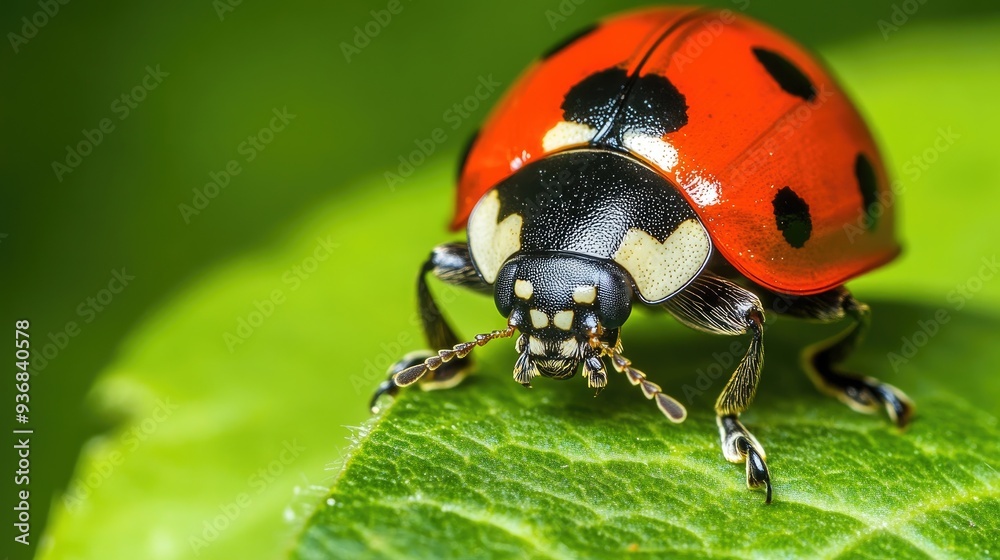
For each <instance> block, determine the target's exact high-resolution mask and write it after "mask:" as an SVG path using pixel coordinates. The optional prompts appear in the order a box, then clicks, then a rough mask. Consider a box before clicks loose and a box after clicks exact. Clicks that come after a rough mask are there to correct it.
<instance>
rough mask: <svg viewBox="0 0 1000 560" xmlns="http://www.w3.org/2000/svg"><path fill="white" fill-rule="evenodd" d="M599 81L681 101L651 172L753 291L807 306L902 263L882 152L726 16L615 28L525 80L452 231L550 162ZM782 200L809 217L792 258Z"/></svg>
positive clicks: (479, 154)
mask: <svg viewBox="0 0 1000 560" xmlns="http://www.w3.org/2000/svg"><path fill="white" fill-rule="evenodd" d="M760 49H764V50H766V51H769V52H771V53H777V54H778V55H780V58H782V59H784V61H786V64H787V63H791V64H792V65H794V66H795V67H796V68H797V69H798V71H799V72H800V74H802V75H804V76H805V77H806V78H808V80H809V82H811V85H812V87H813V92H814V94H815V95H814V96H812V98H811V99H808V100H807V99H805V98H803V97H802V96H797V95H793V94H790V93H789V92H788V91H787V90H786V89H783V86H782V85H781V84H779V83H778V81H776V78H775V77H774V76H773V75H772V74H769V73H768V71H767V70H766V69H765V68H764V65H763V63H762V61H761V60H760V58H759V57H758V56H755V53H756V52H760ZM608 68H621V69H625V70H627V71H628V75H630V76H633V75H634V76H645V75H648V74H651V73H655V74H658V75H660V76H663V77H666V78H667V79H668V80H669V81H670V83H672V84H673V85H674V86H675V87H676V89H677V90H678V91H679V92H680V93H681V94H682V95H683V97H684V100H685V102H686V104H687V123H686V124H685V125H684V126H682V127H680V128H679V129H678V130H676V131H674V132H668V133H666V134H664V135H663V136H662V139H663V140H664V141H666V142H668V143H669V144H670V145H672V146H673V147H674V148H676V151H677V154H678V158H677V163H676V164H674V165H673V166H671V168H670V169H664V168H663V167H661V166H658V165H656V164H655V163H653V162H649V161H647V163H649V164H650V165H651V166H652V167H653V168H654V169H657V170H658V171H659V172H660V173H661V174H662V175H663V176H664V177H665V178H666V179H668V180H669V181H670V182H671V183H672V184H673V185H675V186H676V187H677V188H678V189H679V190H680V191H681V192H682V193H683V194H684V195H685V198H686V199H687V200H688V201H689V202H690V203H691V205H692V207H693V208H694V210H695V212H696V213H697V214H698V216H699V217H700V218H701V220H702V222H703V223H704V224H705V227H706V229H707V230H708V232H709V234H710V236H711V237H712V240H713V243H714V245H715V248H716V250H717V251H718V252H720V253H721V254H722V256H724V257H725V258H726V260H728V261H729V262H730V263H731V264H733V265H734V266H735V267H736V268H737V269H738V270H739V271H740V272H741V273H743V274H744V275H746V276H747V277H748V278H749V279H751V280H752V281H754V282H756V283H758V284H760V285H762V286H764V287H766V288H769V289H772V290H774V291H777V292H782V293H789V294H813V293H818V292H822V291H824V290H827V289H830V288H833V287H836V286H838V285H840V284H842V283H844V282H845V281H847V280H848V279H850V278H852V277H855V276H857V275H859V274H861V273H863V272H865V271H868V270H870V269H872V268H874V267H877V266H879V265H881V264H884V263H886V262H888V261H890V260H892V259H893V258H894V257H895V256H896V255H897V254H898V253H899V245H898V244H897V242H896V240H895V237H894V233H893V230H894V216H893V211H892V207H891V205H888V206H885V205H882V204H881V203H875V204H873V201H875V200H879V197H881V196H882V194H884V193H885V192H886V191H887V190H888V188H889V184H888V181H887V177H886V172H885V168H884V166H883V164H882V161H881V158H880V157H879V154H878V149H877V147H876V145H875V142H874V141H873V139H872V137H871V134H870V133H869V131H868V128H867V126H866V125H865V123H864V121H863V120H862V118H861V117H860V115H859V114H858V112H857V110H856V109H855V108H854V106H853V104H852V103H851V101H850V100H849V99H848V98H847V96H846V95H845V94H844V92H843V91H842V90H841V89H840V87H839V86H838V85H837V84H836V82H835V80H834V78H833V77H832V76H831V75H830V73H829V72H828V71H827V70H826V69H825V68H824V67H823V66H822V65H821V64H820V63H819V62H818V61H817V60H816V59H815V58H814V57H813V56H811V55H810V54H809V53H808V52H807V51H806V50H804V49H803V48H802V47H801V46H799V45H797V44H796V43H795V42H793V41H792V40H790V39H789V38H787V37H785V36H784V35H781V34H780V33H778V32H776V31H774V30H772V29H770V28H768V27H766V26H764V25H762V24H760V23H757V22H755V21H752V20H750V19H748V18H744V17H742V16H737V15H735V14H733V13H732V12H730V11H728V10H723V11H716V10H704V9H695V8H676V7H675V8H662V9H651V10H644V11H640V12H633V13H628V14H624V15H620V16H617V17H614V18H611V19H609V20H606V21H604V22H601V23H600V24H599V25H598V26H597V27H596V28H594V29H593V31H590V32H588V33H586V34H585V35H584V36H582V37H580V38H578V39H576V40H574V41H573V42H571V43H569V44H568V45H566V46H565V47H563V48H561V49H560V50H558V51H556V52H555V53H553V54H552V55H550V56H548V57H547V58H546V59H544V60H542V61H540V62H537V63H535V64H534V65H533V66H531V67H530V68H529V69H528V70H527V71H526V72H525V73H524V74H523V75H522V76H521V78H519V80H518V81H517V83H516V84H515V85H514V86H513V87H512V88H511V89H510V90H509V91H508V92H507V93H506V95H505V96H504V98H503V99H502V100H501V101H500V103H499V104H498V105H497V107H495V108H494V110H493V112H492V113H491V115H490V116H489V118H488V119H487V121H486V122H485V124H484V125H483V127H482V129H481V130H480V132H479V134H478V136H477V138H476V140H475V141H474V143H473V144H472V145H471V147H470V151H469V153H468V154H467V157H466V160H465V162H464V164H463V167H462V169H461V173H460V179H459V187H458V200H457V207H456V212H455V217H454V221H453V222H452V227H453V228H454V229H458V228H460V227H462V226H463V225H464V224H465V222H466V221H467V220H468V217H469V214H470V213H471V211H472V209H473V207H474V206H475V204H476V203H477V202H478V201H479V199H480V198H481V197H482V196H483V195H484V194H485V193H486V192H487V191H488V190H489V189H490V188H491V187H493V186H494V185H496V184H497V183H499V182H500V181H502V180H503V179H505V178H506V177H508V176H510V175H511V174H512V173H514V172H515V171H517V169H519V168H520V167H521V166H523V165H524V164H526V163H528V162H530V161H532V160H536V159H539V158H542V157H545V156H546V155H547V153H551V152H546V151H545V149H544V148H543V147H542V140H543V137H544V136H545V134H546V132H547V131H549V130H550V129H552V128H553V127H554V126H555V125H556V124H558V123H559V122H560V121H563V120H564V116H563V115H564V113H563V109H562V107H561V105H562V103H563V100H564V97H565V96H566V94H567V92H568V91H569V90H570V89H571V88H572V87H573V86H574V85H575V84H578V83H580V82H581V81H582V80H584V79H586V78H587V77H588V76H591V75H592V74H594V73H595V72H599V71H601V70H604V69H608ZM554 151H557V150H554ZM861 158H863V159H864V160H865V161H866V165H865V167H866V169H864V170H860V169H859V165H861V164H860V163H859V159H861ZM865 174H866V175H867V177H861V176H860V175H865ZM865 179H867V181H865ZM859 181H860V182H867V184H866V185H859ZM785 187H788V188H789V189H791V190H792V191H793V192H794V194H795V196H796V198H798V199H799V201H800V202H804V204H805V205H806V206H807V208H808V209H807V213H808V218H809V222H810V227H811V229H810V232H809V236H808V240H807V241H806V242H805V243H804V244H802V245H801V246H798V247H796V246H793V245H792V244H790V243H789V241H788V240H787V239H786V237H785V235H784V234H783V231H782V229H781V227H780V226H781V223H780V220H779V219H778V217H777V215H778V209H777V207H778V205H779V204H778V202H777V200H778V198H777V194H778V192H779V191H781V190H782V189H783V188H785ZM865 187H867V188H868V192H867V193H866V192H865ZM786 194H787V193H786ZM869 210H870V211H871V213H870V214H868V213H866V212H867V211H869ZM876 218H877V219H876ZM800 225H801V224H800Z"/></svg>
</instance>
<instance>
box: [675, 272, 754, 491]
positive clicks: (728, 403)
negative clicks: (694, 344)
mask: <svg viewBox="0 0 1000 560" xmlns="http://www.w3.org/2000/svg"><path fill="white" fill-rule="evenodd" d="M663 306H664V307H665V308H666V309H667V311H669V312H670V314H671V315H673V316H674V317H675V318H676V319H677V320H678V321H680V322H681V323H683V324H685V325H687V326H689V327H691V328H693V329H697V330H700V331H704V332H709V333H713V334H724V335H731V336H735V335H741V334H744V333H746V332H748V331H749V332H750V335H751V339H750V346H749V348H748V349H747V353H746V355H745V356H743V359H742V360H741V361H740V363H739V365H738V366H737V367H736V371H734V372H733V375H732V377H731V378H730V379H729V383H727V384H726V387H725V388H724V389H723V390H722V394H720V395H719V399H718V400H717V401H716V402H715V413H716V423H717V424H718V426H719V437H720V439H721V442H722V454H723V456H724V457H725V458H726V460H727V461H729V462H732V463H742V464H745V465H746V476H747V487H749V488H759V487H763V488H764V491H765V496H766V498H765V500H766V503H771V475H770V472H769V471H768V469H767V463H766V462H765V458H766V455H765V453H764V448H763V446H761V444H760V442H758V441H757V438H755V437H754V436H753V434H751V433H750V432H749V431H748V430H747V429H746V427H745V426H744V425H743V424H742V423H741V422H740V420H739V416H740V414H741V413H743V412H744V411H745V410H746V409H747V408H748V407H749V406H750V403H751V402H752V401H753V397H754V395H755V394H756V392H757V383H758V382H759V381H760V371H761V367H762V366H763V364H764V345H763V336H764V308H763V306H762V305H761V302H760V299H759V298H758V297H757V296H756V295H755V294H754V293H752V292H750V291H748V290H746V289H744V288H742V287H740V286H739V285H737V284H735V283H733V282H731V281H729V280H727V279H725V278H722V277H721V276H717V275H715V274H713V273H711V272H704V273H702V274H701V276H699V277H698V278H696V279H695V280H694V282H692V283H691V284H690V285H689V286H688V287H687V288H685V289H684V290H683V291H682V292H680V293H678V294H677V295H675V296H674V297H672V298H671V299H669V300H667V302H666V303H664V304H663Z"/></svg>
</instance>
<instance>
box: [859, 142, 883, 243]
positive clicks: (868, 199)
mask: <svg viewBox="0 0 1000 560" xmlns="http://www.w3.org/2000/svg"><path fill="white" fill-rule="evenodd" d="M854 177H855V178H856V179H857V180H858V189H860V190H861V200H862V201H863V203H864V207H863V208H862V211H863V212H864V213H865V215H866V216H867V217H868V220H867V221H866V222H865V226H866V227H867V228H868V229H875V226H876V225H877V224H878V216H876V215H875V212H874V211H875V210H876V208H875V206H874V205H875V204H876V203H877V202H878V179H877V178H876V177H875V168H874V167H872V162H871V161H870V160H869V159H868V156H866V155H865V154H858V157H857V158H856V159H855V160H854Z"/></svg>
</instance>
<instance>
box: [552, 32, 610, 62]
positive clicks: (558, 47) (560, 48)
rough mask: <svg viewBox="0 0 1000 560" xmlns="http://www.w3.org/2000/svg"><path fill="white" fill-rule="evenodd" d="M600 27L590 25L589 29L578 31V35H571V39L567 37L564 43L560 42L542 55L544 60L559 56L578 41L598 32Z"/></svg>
mask: <svg viewBox="0 0 1000 560" xmlns="http://www.w3.org/2000/svg"><path fill="white" fill-rule="evenodd" d="M598 27H600V25H599V24H597V23H594V24H592V25H588V26H587V27H584V28H583V29H581V30H579V31H577V32H576V33H573V34H571V35H570V36H569V37H566V38H565V39H563V40H562V41H559V43H558V44H556V45H553V46H552V48H550V49H549V50H547V51H545V52H544V53H543V54H542V60H548V59H550V58H552V57H553V56H555V55H557V54H559V53H560V52H562V51H563V50H564V49H565V48H566V47H568V46H570V45H572V44H573V43H575V42H577V41H578V40H580V39H583V38H584V37H586V36H587V35H590V34H591V33H593V32H594V31H596V30H597V28H598Z"/></svg>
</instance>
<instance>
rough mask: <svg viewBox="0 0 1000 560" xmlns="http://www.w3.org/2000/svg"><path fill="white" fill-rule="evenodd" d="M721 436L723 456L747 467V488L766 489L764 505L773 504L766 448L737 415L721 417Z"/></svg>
mask: <svg viewBox="0 0 1000 560" xmlns="http://www.w3.org/2000/svg"><path fill="white" fill-rule="evenodd" d="M717 423H718V425H719V436H720V437H721V438H722V454H723V455H724V456H725V457H726V460H727V461H729V462H731V463H743V464H745V465H746V476H747V488H760V487H764V496H765V497H764V503H765V504H769V503H771V494H772V491H771V473H770V471H769V470H768V468H767V462H766V461H765V459H766V455H765V453H764V448H763V447H762V446H761V445H760V442H758V441H757V438H755V437H754V436H753V434H751V433H750V432H749V431H748V430H747V429H746V427H745V426H743V424H742V423H741V422H740V421H739V420H738V419H737V417H736V415H726V416H719V417H718V419H717Z"/></svg>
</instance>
